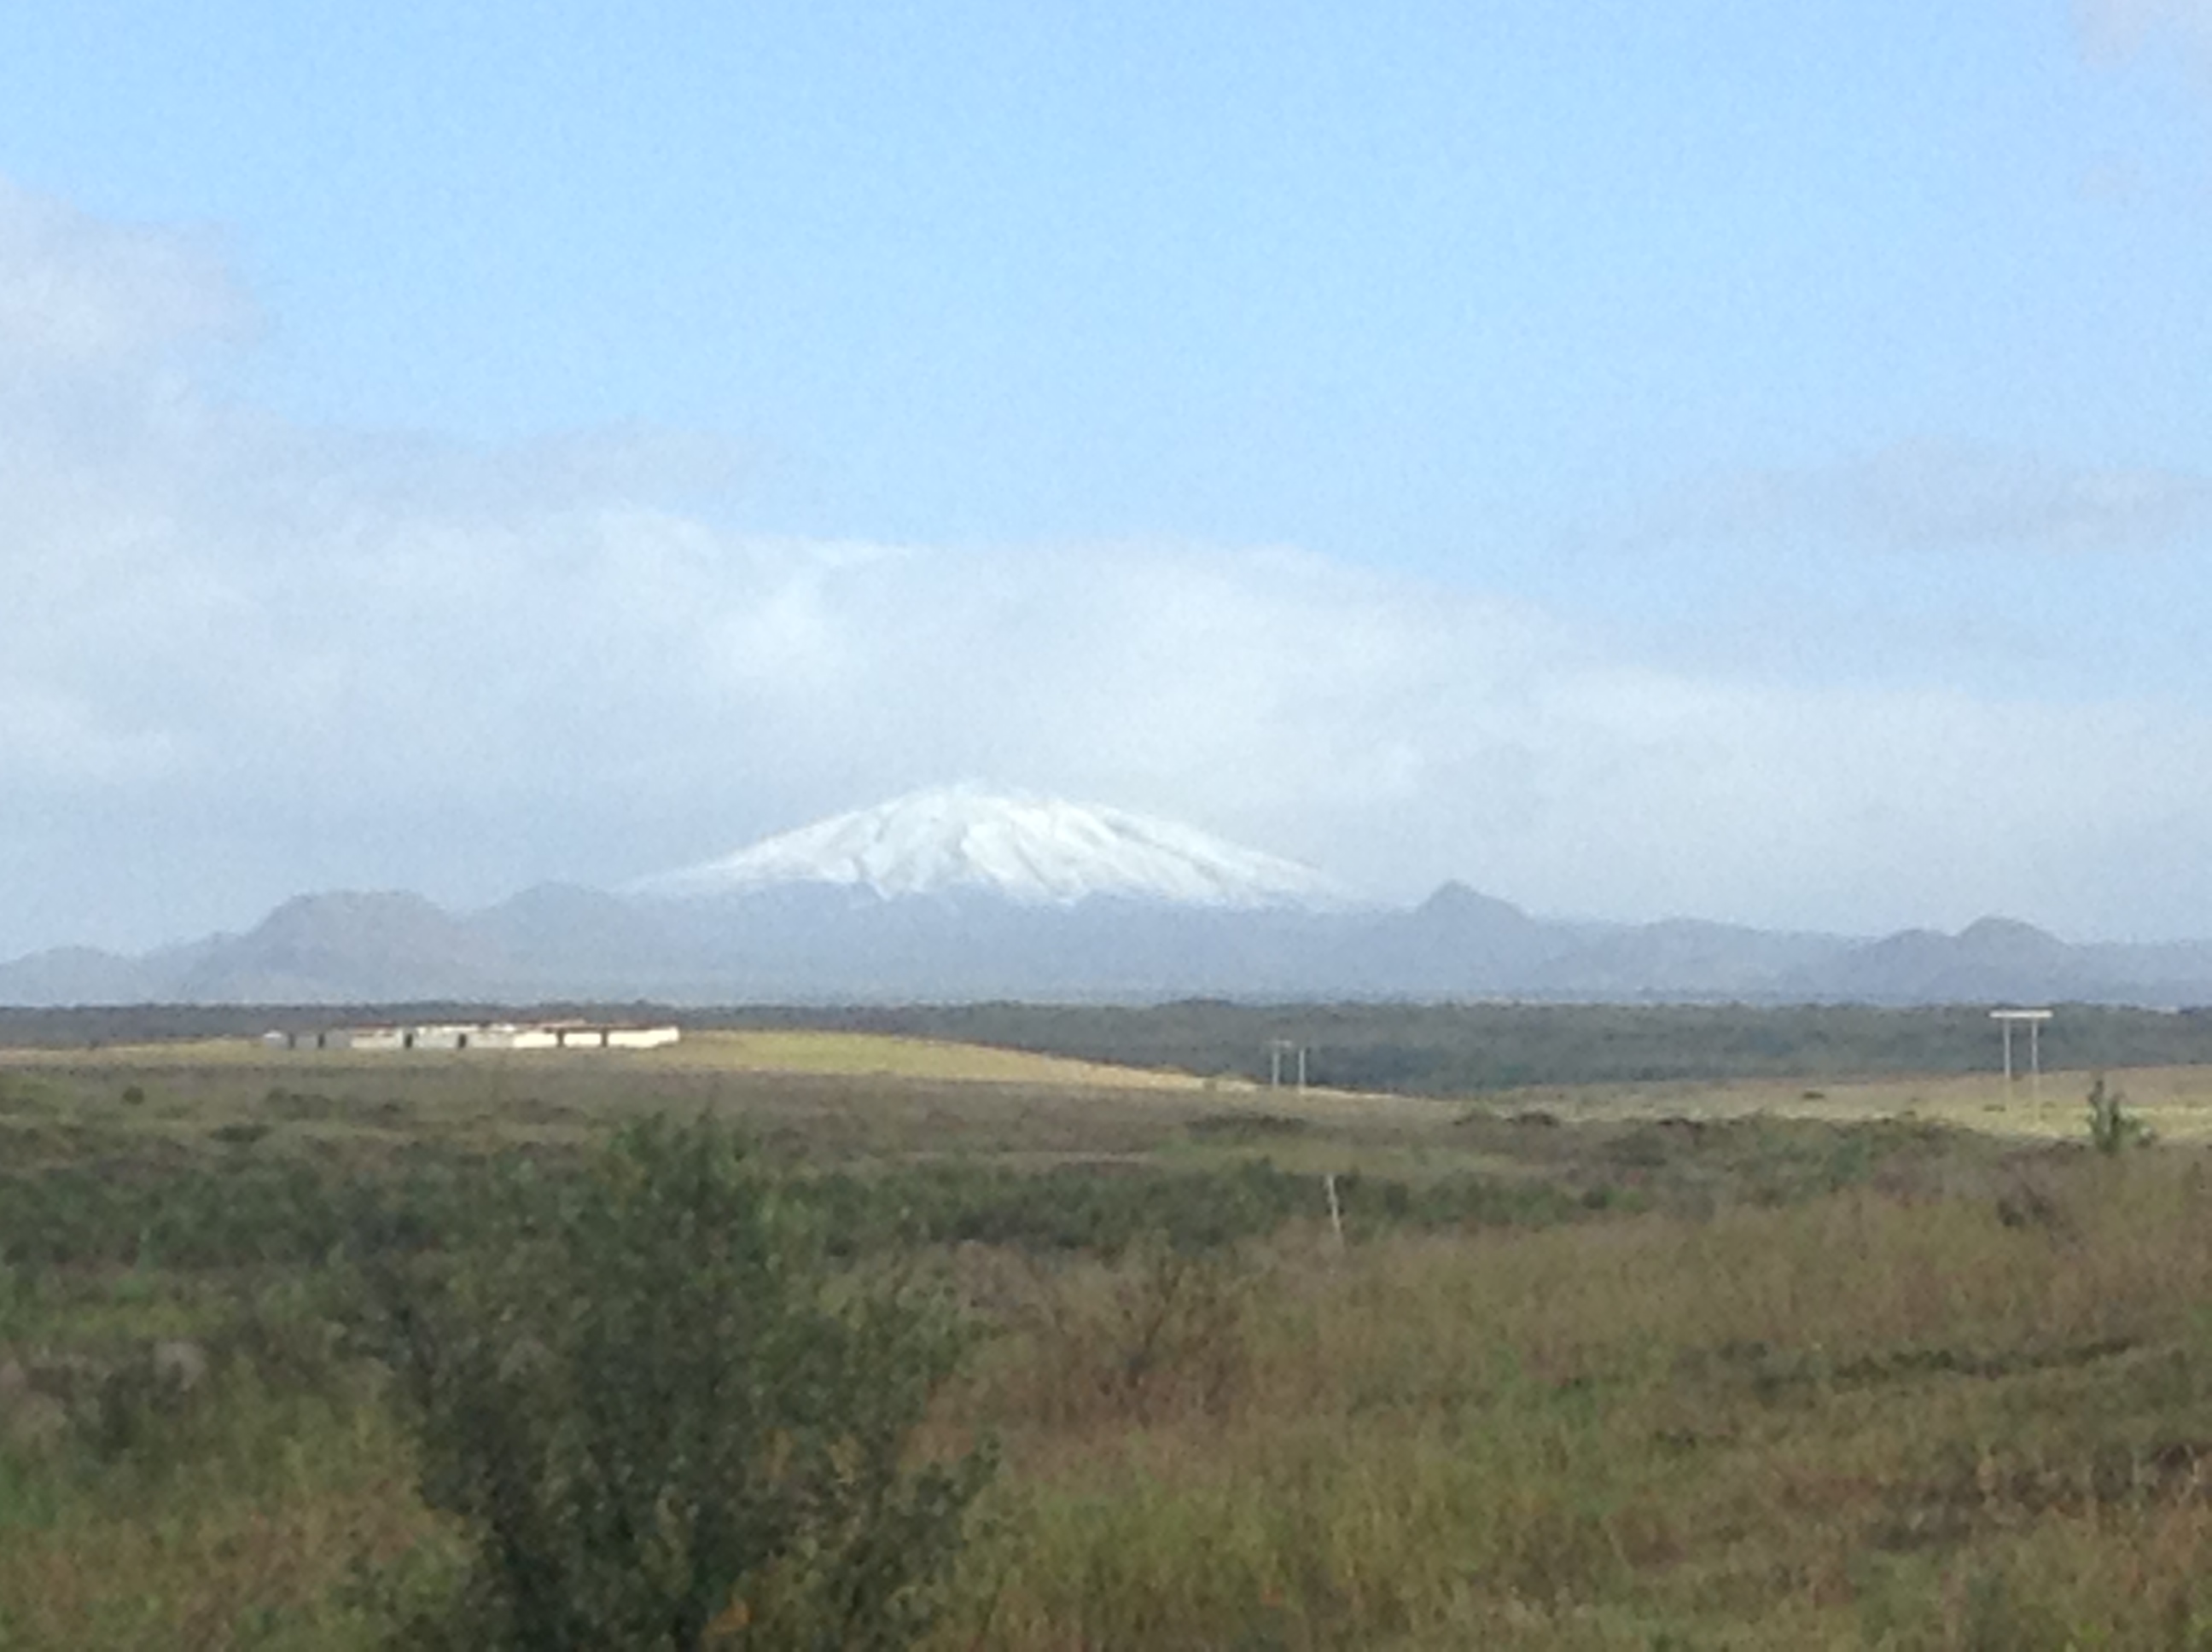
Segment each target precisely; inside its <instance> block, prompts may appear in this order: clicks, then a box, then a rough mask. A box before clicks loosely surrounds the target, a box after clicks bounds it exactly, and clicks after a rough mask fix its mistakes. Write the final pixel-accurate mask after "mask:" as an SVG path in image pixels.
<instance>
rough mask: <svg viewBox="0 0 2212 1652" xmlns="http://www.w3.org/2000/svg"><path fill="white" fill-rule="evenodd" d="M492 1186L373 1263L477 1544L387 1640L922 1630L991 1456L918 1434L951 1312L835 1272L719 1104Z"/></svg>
mask: <svg viewBox="0 0 2212 1652" xmlns="http://www.w3.org/2000/svg"><path fill="white" fill-rule="evenodd" d="M499 1204H500V1208H499V1209H498V1210H497V1211H495V1212H489V1213H488V1215H487V1218H486V1221H485V1224H484V1225H483V1230H481V1231H480V1233H479V1235H478V1236H477V1237H475V1238H474V1239H473V1240H472V1241H471V1242H469V1243H467V1244H465V1245H464V1246H462V1247H459V1248H457V1249H455V1250H454V1251H453V1252H451V1253H449V1254H436V1253H429V1254H419V1255H416V1256H413V1257H402V1258H395V1259H394V1260H392V1261H391V1262H390V1263H389V1264H388V1265H387V1266H383V1267H381V1268H380V1270H379V1271H378V1272H379V1278H380V1284H381V1290H380V1296H381V1298H382V1301H383V1303H384V1304H385V1319H384V1321H383V1324H384V1330H385V1333H386V1336H387V1338H388V1339H389V1340H388V1346H389V1348H390V1350H391V1357H392V1360H393V1363H394V1365H395V1368H396V1370H397V1371H398V1375H399V1376H400V1379H401V1386H402V1389H403V1392H404V1394H405V1395H406V1397H407V1399H408V1400H409V1402H410V1412H411V1415H412V1418H413V1421H414V1424H415V1426H416V1430H417V1433H418V1436H419V1443H420V1448H421V1451H422V1490H423V1493H424V1496H425V1498H426V1500H427V1501H428V1503H430V1504H431V1505H432V1506H433V1507H435V1508H437V1509H441V1510H444V1511H446V1512H447V1513H448V1514H450V1515H453V1516H454V1517H455V1519H456V1520H457V1521H458V1522H459V1529H460V1532H461V1534H462V1536H463V1541H464V1546H465V1554H466V1559H465V1564H464V1566H463V1568H462V1571H461V1574H460V1576H459V1578H458V1579H457V1580H456V1582H455V1583H454V1586H453V1588H451V1589H450V1590H447V1591H444V1592H443V1593H441V1594H435V1595H434V1598H433V1600H432V1601H431V1603H430V1604H429V1605H428V1606H420V1605H418V1606H413V1607H411V1608H409V1609H407V1610H405V1611H404V1612H403V1613H401V1614H399V1615H400V1616H401V1618H402V1619H403V1621H399V1622H398V1623H396V1624H395V1625H394V1628H395V1631H396V1633H397V1636H398V1641H399V1643H402V1644H405V1645H408V1646H410V1647H419V1646H441V1645H443V1646H453V1647H467V1648H470V1649H499V1648H513V1649H518V1652H520V1649H525V1648H527V1649H531V1652H562V1649H577V1652H582V1649H586V1648H589V1649H592V1652H625V1649H647V1648H667V1649H681V1652H693V1649H695V1648H697V1647H699V1646H701V1645H702V1644H704V1643H711V1642H712V1640H713V1639H714V1637H716V1636H720V1635H725V1634H727V1633H730V1632H732V1631H737V1630H739V1629H743V1630H744V1631H745V1637H746V1639H747V1643H751V1644H758V1643H763V1642H765V1643H770V1644H775V1645H790V1646H822V1647H831V1646H837V1647H889V1646H896V1645H903V1644H906V1643H908V1642H910V1641H911V1640H912V1639H914V1638H915V1637H917V1636H918V1635H919V1634H920V1633H921V1631H923V1630H924V1629H925V1628H926V1627H927V1624H928V1622H929V1620H930V1619H931V1617H932V1615H933V1609H934V1606H935V1603H936V1598H937V1590H938V1586H939V1582H940V1581H941V1579H942V1577H943V1576H944V1573H945V1569H946V1567H947V1565H948V1564H949V1562H950V1560H951V1557H952V1555H953V1553H954V1552H955V1551H956V1549H957V1545H958V1542H959V1539H960V1535H961V1528H962V1525H963V1519H964V1515H965V1512H966V1509H967V1506H968V1504H969V1501H970V1500H971V1499H972V1498H973V1497H974V1496H975V1493H976V1492H977V1491H979V1490H980V1489H981V1485H982V1482H983V1479H984V1478H985V1475H986V1473H987V1460H986V1458H985V1456H984V1455H983V1454H981V1453H980V1452H978V1453H971V1454H970V1455H967V1456H965V1457H963V1458H961V1459H959V1460H957V1461H953V1462H951V1463H949V1464H933V1465H927V1466H921V1467H916V1466H914V1465H912V1464H911V1463H910V1462H909V1461H908V1459H909V1456H910V1446H911V1442H912V1440H913V1436H914V1434H915V1429H916V1427H917V1425H918V1424H920V1422H921V1419H922V1416H923V1413H924V1411H925V1409H926V1407H927V1405H928V1402H929V1400H930V1398H931V1395H932V1394H933V1392H934V1391H935V1390H936V1389H937V1388H938V1387H939V1385H940V1383H941V1382H943V1381H944V1380H945V1377H947V1376H949V1375H950V1374H951V1371H952V1370H953V1368H954V1366H955V1364H956V1363H957V1358H958V1357H959V1354H960V1352H961V1351H962V1347H963V1335H962V1333H961V1332H960V1330H959V1327H957V1324H956V1323H955V1322H954V1321H952V1320H951V1317H950V1316H949V1315H948V1314H947V1313H946V1312H945V1311H944V1310H943V1309H939V1308H938V1307H936V1306H934V1305H933V1303H931V1302H929V1301H927V1300H926V1299H924V1298H923V1297H921V1296H919V1295H918V1294H917V1293H915V1291H912V1290H911V1289H909V1288H907V1287H905V1286H903V1285H880V1284H872V1283H870V1282H868V1281H866V1280H865V1279H862V1278H859V1277H857V1276H854V1275H849V1274H848V1275H844V1276H837V1275H835V1274H833V1273H831V1272H829V1271H828V1270H827V1269H826V1268H825V1266H823V1263H822V1262H821V1260H820V1254H819V1250H818V1248H817V1246H815V1245H814V1244H813V1243H811V1236H810V1235H809V1234H808V1233H807V1232H806V1231H805V1229H804V1224H802V1223H800V1222H799V1219H798V1218H797V1216H796V1214H795V1207H794V1206H793V1205H791V1204H790V1203H789V1202H787V1201H786V1200H782V1199H781V1198H780V1197H779V1194H778V1192H777V1189H776V1188H775V1187H774V1186H773V1185H771V1184H770V1183H769V1182H768V1181H765V1180H763V1179H762V1178H761V1177H760V1176H758V1175H756V1174H755V1173H753V1172H752V1171H751V1169H750V1168H749V1167H748V1166H747V1165H746V1164H745V1163H744V1160H743V1157H742V1155H741V1152H740V1151H739V1149H738V1145H736V1143H735V1142H734V1141H733V1140H732V1138H731V1137H730V1136H729V1135H728V1134H727V1133H726V1132H725V1131H724V1130H722V1129H721V1128H720V1127H716V1126H714V1124H712V1123H711V1122H708V1121H702V1122H700V1123H698V1124H696V1125H690V1126H681V1127H679V1126H673V1125H670V1124H667V1123H665V1122H658V1121H654V1122H648V1123H646V1124H642V1125H640V1126H637V1127H633V1128H631V1129H629V1130H628V1131H626V1132H625V1133H623V1134H622V1135H621V1136H620V1137H618V1138H617V1140H616V1142H615V1143H614V1145H613V1146H612V1147H611V1150H610V1151H608V1152H607V1154H606V1155H605V1157H604V1158H603V1159H602V1160H600V1161H599V1162H598V1163H596V1164H595V1165H593V1166H592V1167H591V1168H590V1169H588V1170H587V1171H586V1173H585V1174H583V1175H579V1176H574V1177H562V1178H560V1179H558V1180H557V1181H539V1180H537V1179H535V1178H532V1177H531V1176H530V1175H527V1174H526V1173H521V1172H519V1173H517V1174H514V1175H510V1176H509V1177H507V1179H506V1181H504V1182H503V1183H502V1184H501V1186H500V1188H499Z"/></svg>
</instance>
